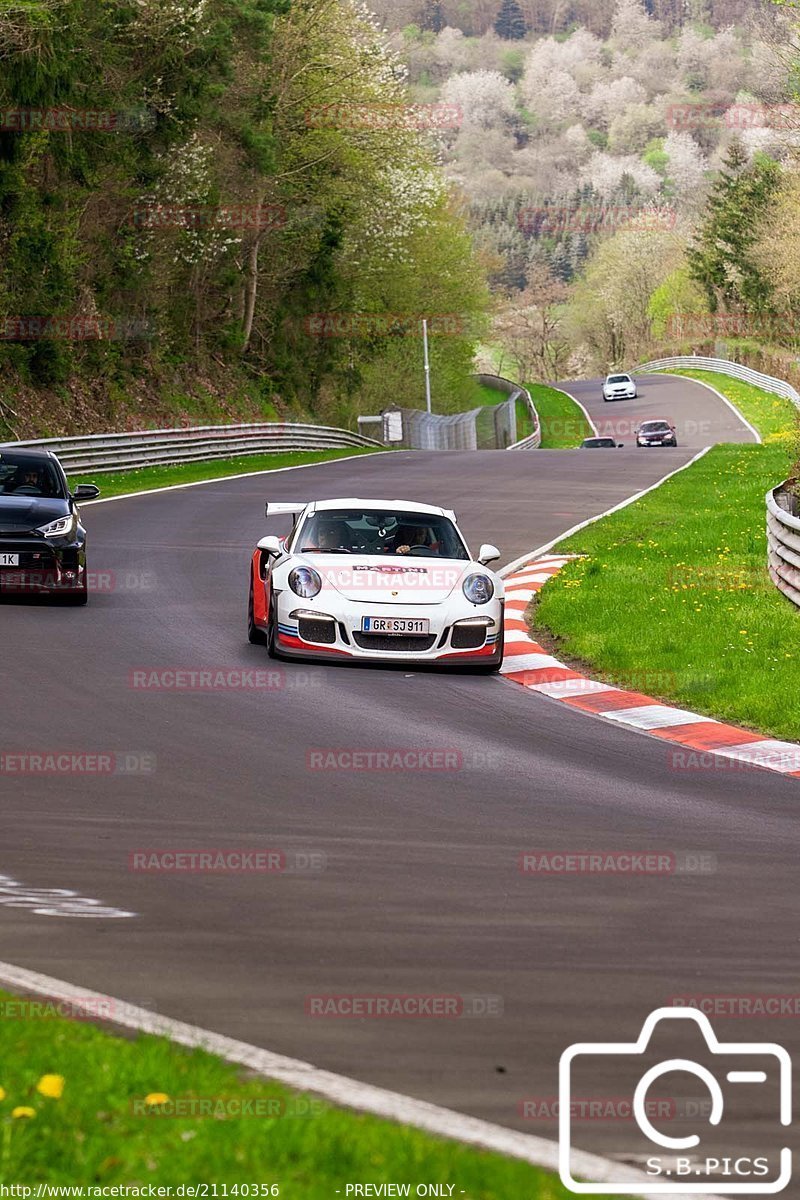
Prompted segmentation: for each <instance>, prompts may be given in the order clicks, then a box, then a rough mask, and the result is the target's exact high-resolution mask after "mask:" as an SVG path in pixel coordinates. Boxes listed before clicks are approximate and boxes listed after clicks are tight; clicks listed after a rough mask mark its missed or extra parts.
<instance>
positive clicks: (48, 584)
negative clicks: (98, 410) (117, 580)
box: [0, 446, 100, 604]
mask: <svg viewBox="0 0 800 1200" xmlns="http://www.w3.org/2000/svg"><path fill="white" fill-rule="evenodd" d="M99 495H100V489H99V488H97V487H95V486H94V484H83V485H81V486H80V487H77V488H75V490H74V492H70V489H69V485H68V484H67V479H66V476H65V474H64V471H63V469H62V467H61V464H60V462H59V461H58V459H57V458H56V456H55V455H54V454H51V453H50V452H49V451H47V450H26V449H15V448H14V447H12V446H0V597H2V596H51V597H53V598H57V599H60V600H62V601H64V603H68V604H85V603H86V601H87V599H88V582H87V575H86V530H85V529H84V527H83V525H82V524H81V520H80V514H79V511H78V503H77V502H78V501H79V500H93V499H94V498H95V496H99Z"/></svg>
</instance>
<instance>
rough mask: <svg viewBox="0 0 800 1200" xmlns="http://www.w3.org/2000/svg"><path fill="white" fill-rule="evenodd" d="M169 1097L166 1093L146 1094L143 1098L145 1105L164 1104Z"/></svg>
mask: <svg viewBox="0 0 800 1200" xmlns="http://www.w3.org/2000/svg"><path fill="white" fill-rule="evenodd" d="M168 1100H169V1096H168V1095H167V1093H166V1092H148V1094H147V1095H146V1096H145V1098H144V1102H145V1104H153V1105H155V1104H166V1103H167V1101H168Z"/></svg>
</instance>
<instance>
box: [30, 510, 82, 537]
mask: <svg viewBox="0 0 800 1200" xmlns="http://www.w3.org/2000/svg"><path fill="white" fill-rule="evenodd" d="M76 523H77V522H76V518H75V514H74V513H70V514H69V516H67V517H58V518H57V519H56V520H55V521H49V522H48V524H47V525H40V526H39V528H38V530H37V532H38V533H42V534H44V536H45V537H46V538H56V537H69V535H70V534H71V533H74V532H75V525H76Z"/></svg>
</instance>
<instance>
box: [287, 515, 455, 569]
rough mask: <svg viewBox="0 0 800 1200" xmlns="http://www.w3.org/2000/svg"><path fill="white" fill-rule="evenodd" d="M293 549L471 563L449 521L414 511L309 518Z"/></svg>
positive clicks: (305, 552)
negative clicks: (407, 556)
mask: <svg viewBox="0 0 800 1200" xmlns="http://www.w3.org/2000/svg"><path fill="white" fill-rule="evenodd" d="M293 549H294V550H295V551H296V552H299V553H302V554H400V555H412V556H415V557H423V558H459V559H468V558H469V555H468V553H467V548H466V546H465V545H464V543H463V542H462V540H461V538H460V536H459V534H458V531H457V529H456V527H455V525H454V524H453V522H452V521H451V520H449V519H448V518H447V517H443V516H437V515H436V514H435V513H423V512H414V511H411V510H409V511H407V512H406V511H396V512H381V511H380V509H352V508H347V509H332V508H328V509H324V510H323V511H321V512H317V513H314V514H312V515H311V516H310V517H308V518H307V519H306V520H305V521H304V522H303V525H302V528H301V529H300V530H299V532H298V534H297V537H296V538H295V541H294V546H293Z"/></svg>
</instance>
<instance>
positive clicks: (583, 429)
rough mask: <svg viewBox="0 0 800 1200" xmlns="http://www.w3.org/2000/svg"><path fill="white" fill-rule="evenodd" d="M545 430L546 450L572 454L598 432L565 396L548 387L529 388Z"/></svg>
mask: <svg viewBox="0 0 800 1200" xmlns="http://www.w3.org/2000/svg"><path fill="white" fill-rule="evenodd" d="M526 387H527V388H528V391H529V392H530V394H531V396H532V398H533V403H534V405H535V406H536V411H537V412H538V414H539V420H540V422H541V426H542V449H543V450H569V449H571V448H572V447H574V446H579V445H580V444H581V442H582V441H583V439H584V438H586V437H591V436H592V434H593V433H594V430H593V429H592V428H591V426H590V425H589V422H588V421H587V420H586V417H585V416H584V414H583V411H582V409H580V408H579V407H578V405H577V404H576V403H575V401H574V400H573V399H572V398H571V397H570V396H568V395H567V394H566V393H565V392H560V391H559V390H558V389H557V388H552V387H548V386H547V384H545V383H529V384H526Z"/></svg>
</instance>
